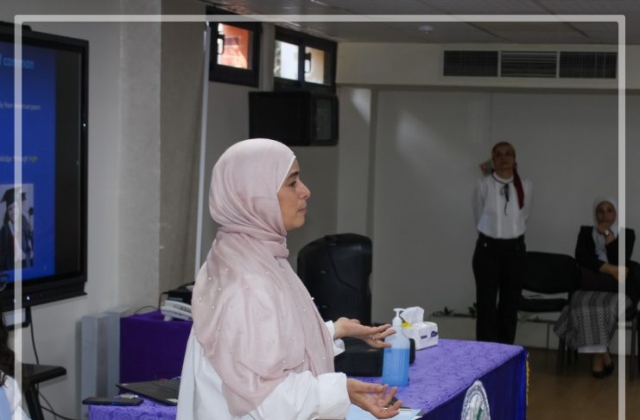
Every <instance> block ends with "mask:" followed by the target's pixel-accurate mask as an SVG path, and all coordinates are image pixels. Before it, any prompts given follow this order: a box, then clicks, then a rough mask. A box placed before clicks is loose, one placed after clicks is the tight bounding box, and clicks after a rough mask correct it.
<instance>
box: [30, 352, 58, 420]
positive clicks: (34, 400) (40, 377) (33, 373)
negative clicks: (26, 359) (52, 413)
mask: <svg viewBox="0 0 640 420" xmlns="http://www.w3.org/2000/svg"><path fill="white" fill-rule="evenodd" d="M66 374H67V370H66V369H65V368H63V367H62V366H48V365H33V364H28V363H23V364H22V393H23V394H24V399H25V401H26V402H27V407H28V408H29V415H30V416H31V419H32V420H44V414H43V412H42V406H41V405H40V394H39V392H38V385H39V384H40V383H42V382H45V381H48V380H50V379H54V378H59V377H61V376H64V375H66Z"/></svg>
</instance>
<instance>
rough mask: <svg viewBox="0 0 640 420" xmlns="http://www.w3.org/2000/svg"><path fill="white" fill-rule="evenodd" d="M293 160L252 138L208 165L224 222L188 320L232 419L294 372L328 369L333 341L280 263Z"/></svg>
mask: <svg viewBox="0 0 640 420" xmlns="http://www.w3.org/2000/svg"><path fill="white" fill-rule="evenodd" d="M294 160H295V155H294V154H293V152H292V151H291V150H290V149H289V148H288V147H287V146H285V145H283V144H282V143H279V142H276V141H273V140H267V139H251V140H245V141H241V142H239V143H236V144H234V145H233V146H231V147H230V148H229V149H227V150H226V151H225V152H224V153H223V154H222V156H221V157H220V159H219V160H218V162H217V163H216V165H215V167H214V168H213V175H212V180H211V189H210V191H209V210H210V212H211V216H212V217H213V219H214V220H215V221H216V222H217V223H218V224H219V225H220V226H221V227H220V228H219V229H218V233H217V235H216V239H215V240H214V241H213V244H212V245H211V251H210V252H209V255H208V256H207V261H206V262H205V263H204V264H203V266H202V268H201V269H200V272H199V273H198V277H197V279H196V285H195V288H194V290H193V301H192V312H193V325H194V329H195V333H196V338H197V339H198V342H199V343H200V344H201V345H202V347H203V348H204V352H205V356H206V358H207V360H209V362H210V363H211V364H212V365H213V367H214V369H215V370H216V372H217V373H218V375H219V376H220V378H222V381H223V386H222V392H223V395H224V397H225V399H226V401H227V403H228V405H229V411H230V412H231V414H233V415H234V416H242V415H244V414H246V413H249V412H251V411H252V410H254V409H255V408H256V407H258V406H259V405H260V404H261V403H262V401H264V399H265V398H266V397H267V396H268V395H269V394H270V393H271V392H272V391H273V389H274V388H275V387H276V386H278V384H280V382H282V381H283V380H284V379H285V377H286V376H287V375H288V374H289V373H291V372H303V371H306V370H310V371H311V372H312V373H313V374H314V375H315V376H317V375H319V374H322V373H326V372H333V344H332V337H330V336H329V333H328V330H327V329H326V327H325V325H324V323H323V321H322V318H321V317H320V315H319V314H318V311H317V309H316V307H315V305H314V303H313V300H312V299H311V296H310V295H309V293H308V292H307V289H306V288H305V287H304V285H303V284H302V282H301V281H300V279H299V278H298V276H297V275H296V274H295V273H294V271H293V270H292V269H291V266H290V265H289V263H288V261H287V259H286V258H287V256H288V255H289V251H288V249H287V245H286V230H285V228H284V222H283V220H282V214H281V212H280V205H279V203H278V197H277V194H278V190H279V189H280V186H281V185H282V183H283V182H284V179H285V177H286V176H287V174H288V172H289V169H290V168H291V165H292V164H293V162H294ZM213 414H214V413H212V415H213Z"/></svg>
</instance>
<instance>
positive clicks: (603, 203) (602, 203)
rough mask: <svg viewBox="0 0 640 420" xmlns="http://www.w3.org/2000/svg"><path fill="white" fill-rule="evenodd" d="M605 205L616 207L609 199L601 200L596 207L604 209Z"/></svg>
mask: <svg viewBox="0 0 640 420" xmlns="http://www.w3.org/2000/svg"><path fill="white" fill-rule="evenodd" d="M605 207H611V208H613V209H615V206H614V205H613V204H612V203H610V202H608V201H601V202H600V203H599V204H598V206H597V207H596V208H597V209H604V208H605Z"/></svg>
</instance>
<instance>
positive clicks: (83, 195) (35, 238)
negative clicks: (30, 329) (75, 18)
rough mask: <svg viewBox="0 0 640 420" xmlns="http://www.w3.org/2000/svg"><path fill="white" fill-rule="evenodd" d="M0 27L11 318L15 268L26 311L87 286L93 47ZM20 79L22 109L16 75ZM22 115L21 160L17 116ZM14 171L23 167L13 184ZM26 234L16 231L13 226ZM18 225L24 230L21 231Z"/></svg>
mask: <svg viewBox="0 0 640 420" xmlns="http://www.w3.org/2000/svg"><path fill="white" fill-rule="evenodd" d="M22 34H23V35H22V59H21V60H17V59H16V58H15V50H14V28H13V26H12V25H6V24H5V25H0V222H1V224H0V289H2V290H1V291H0V304H2V308H3V310H4V311H5V312H6V311H11V310H13V307H14V306H13V304H14V302H15V300H16V299H19V298H20V297H18V296H15V290H14V287H15V279H16V271H17V269H18V267H20V268H21V270H22V271H21V272H22V296H21V298H22V305H23V307H25V308H28V307H31V306H33V305H38V304H43V303H48V302H53V301H58V300H61V299H67V298H71V297H75V296H80V295H83V294H84V286H85V283H86V280H87V130H88V114H87V112H88V109H87V108H88V104H87V98H88V59H89V57H88V54H89V43H88V42H87V41H84V40H80V39H73V38H67V37H62V36H55V35H49V34H44V33H39V32H35V31H31V30H29V29H28V28H26V27H25V28H24V29H23V32H22ZM16 67H18V68H19V69H21V74H22V102H21V103H16V101H15V96H14V86H15V84H14V70H15V68H16ZM17 109H19V110H21V112H22V143H21V148H22V153H18V152H19V151H18V150H16V149H15V144H14V133H15V128H16V126H15V124H14V111H15V110H17ZM14 165H21V168H22V180H21V182H19V183H16V178H15V176H14ZM18 218H20V219H21V221H22V230H21V232H20V231H17V230H16V220H18ZM18 225H19V223H18Z"/></svg>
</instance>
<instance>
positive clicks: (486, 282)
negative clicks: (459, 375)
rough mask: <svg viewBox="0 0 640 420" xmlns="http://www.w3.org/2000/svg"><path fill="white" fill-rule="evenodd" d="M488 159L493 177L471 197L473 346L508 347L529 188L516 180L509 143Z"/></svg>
mask: <svg viewBox="0 0 640 420" xmlns="http://www.w3.org/2000/svg"><path fill="white" fill-rule="evenodd" d="M491 159H492V162H493V171H492V173H491V175H489V176H486V177H484V178H482V179H479V180H478V183H477V185H476V188H475V192H474V195H473V212H474V216H475V222H476V227H477V229H478V233H479V236H478V240H477V241H476V248H475V251H474V253H473V274H474V276H475V279H476V304H477V314H476V315H477V319H476V340H478V341H493V342H498V343H506V344H513V342H514V340H515V337H516V327H517V323H518V319H517V316H518V301H519V300H520V294H521V292H522V286H521V284H520V276H521V271H522V269H523V268H524V259H525V252H526V247H525V243H524V233H525V230H526V222H527V219H528V218H529V210H530V209H531V197H532V196H531V193H532V188H533V187H532V184H531V182H530V181H529V180H527V179H521V178H520V176H519V175H518V171H517V170H516V168H517V164H516V151H515V149H514V148H513V146H512V145H511V144H510V143H507V142H499V143H497V144H496V145H495V146H493V149H492V150H491Z"/></svg>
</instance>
